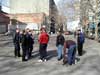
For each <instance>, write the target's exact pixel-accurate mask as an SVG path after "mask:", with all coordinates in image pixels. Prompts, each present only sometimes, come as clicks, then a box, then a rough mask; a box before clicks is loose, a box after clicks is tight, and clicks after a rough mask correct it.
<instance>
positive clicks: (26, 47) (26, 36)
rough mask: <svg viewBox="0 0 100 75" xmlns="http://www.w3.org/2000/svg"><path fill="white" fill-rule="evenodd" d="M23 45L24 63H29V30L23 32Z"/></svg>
mask: <svg viewBox="0 0 100 75" xmlns="http://www.w3.org/2000/svg"><path fill="white" fill-rule="evenodd" d="M21 43H22V61H27V60H28V59H29V34H28V30H23V35H22V41H21Z"/></svg>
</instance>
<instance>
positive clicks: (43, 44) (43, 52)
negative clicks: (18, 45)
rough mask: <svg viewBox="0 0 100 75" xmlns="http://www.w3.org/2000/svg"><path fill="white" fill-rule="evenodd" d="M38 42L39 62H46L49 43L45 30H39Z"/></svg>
mask: <svg viewBox="0 0 100 75" xmlns="http://www.w3.org/2000/svg"><path fill="white" fill-rule="evenodd" d="M38 41H39V44H40V46H39V54H40V60H39V62H42V61H47V58H46V57H47V45H48V41H49V35H48V34H47V32H46V29H45V28H41V33H40V35H39V38H38Z"/></svg>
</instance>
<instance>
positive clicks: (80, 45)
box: [77, 30, 85, 56]
mask: <svg viewBox="0 0 100 75" xmlns="http://www.w3.org/2000/svg"><path fill="white" fill-rule="evenodd" d="M84 41H85V36H84V34H83V33H82V32H81V30H78V37H77V46H78V55H79V56H82V54H83V44H84Z"/></svg>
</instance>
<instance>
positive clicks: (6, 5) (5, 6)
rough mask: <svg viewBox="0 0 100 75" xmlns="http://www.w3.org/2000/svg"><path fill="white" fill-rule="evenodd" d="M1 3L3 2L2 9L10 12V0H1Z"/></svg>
mask: <svg viewBox="0 0 100 75" xmlns="http://www.w3.org/2000/svg"><path fill="white" fill-rule="evenodd" d="M0 2H1V4H2V10H3V11H4V12H7V13H10V8H9V7H10V4H9V0H0Z"/></svg>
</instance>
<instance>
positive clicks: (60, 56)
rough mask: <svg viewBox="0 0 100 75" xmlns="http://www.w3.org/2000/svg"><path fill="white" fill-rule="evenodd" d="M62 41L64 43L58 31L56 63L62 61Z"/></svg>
mask: <svg viewBox="0 0 100 75" xmlns="http://www.w3.org/2000/svg"><path fill="white" fill-rule="evenodd" d="M64 41H65V38H64V36H63V35H62V33H61V32H60V31H59V32H58V35H57V38H56V47H57V54H58V61H60V60H61V59H62V51H63V46H64Z"/></svg>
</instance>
